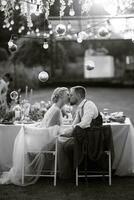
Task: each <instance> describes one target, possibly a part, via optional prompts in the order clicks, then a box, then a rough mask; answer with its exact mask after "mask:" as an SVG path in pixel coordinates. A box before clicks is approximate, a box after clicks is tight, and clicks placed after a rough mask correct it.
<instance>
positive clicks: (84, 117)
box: [73, 99, 98, 128]
mask: <svg viewBox="0 0 134 200" xmlns="http://www.w3.org/2000/svg"><path fill="white" fill-rule="evenodd" d="M97 116H98V109H97V107H96V105H95V104H94V103H93V102H92V101H90V100H86V99H84V100H83V101H82V102H81V103H80V104H79V105H78V107H77V110H76V116H75V119H74V121H73V126H76V125H78V126H80V127H81V128H88V127H90V123H91V121H92V119H95V118H96V117H97Z"/></svg>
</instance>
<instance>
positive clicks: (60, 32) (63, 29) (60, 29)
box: [55, 24, 66, 35]
mask: <svg viewBox="0 0 134 200" xmlns="http://www.w3.org/2000/svg"><path fill="white" fill-rule="evenodd" d="M55 32H56V33H57V34H58V35H64V34H65V33H66V26H65V25H64V24H58V25H57V26H56V28H55Z"/></svg>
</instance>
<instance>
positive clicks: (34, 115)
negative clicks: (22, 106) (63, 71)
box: [29, 101, 51, 121]
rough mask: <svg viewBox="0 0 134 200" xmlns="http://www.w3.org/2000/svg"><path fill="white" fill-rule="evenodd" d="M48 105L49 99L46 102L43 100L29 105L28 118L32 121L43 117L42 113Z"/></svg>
mask: <svg viewBox="0 0 134 200" xmlns="http://www.w3.org/2000/svg"><path fill="white" fill-rule="evenodd" d="M50 107H51V102H50V101H48V102H47V103H46V102H44V101H41V102H36V103H35V104H33V105H31V107H30V111H29V117H30V119H31V120H33V121H40V120H41V119H43V117H44V114H45V113H46V111H47V110H48V109H49V108H50Z"/></svg>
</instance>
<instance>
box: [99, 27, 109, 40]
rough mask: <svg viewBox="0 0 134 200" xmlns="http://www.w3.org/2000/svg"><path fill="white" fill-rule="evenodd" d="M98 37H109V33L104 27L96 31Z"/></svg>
mask: <svg viewBox="0 0 134 200" xmlns="http://www.w3.org/2000/svg"><path fill="white" fill-rule="evenodd" d="M98 36H99V37H103V38H105V37H106V38H108V37H110V31H109V30H108V29H107V28H106V27H100V28H99V30H98Z"/></svg>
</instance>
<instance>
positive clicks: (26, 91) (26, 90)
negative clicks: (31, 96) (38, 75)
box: [25, 85, 28, 99]
mask: <svg viewBox="0 0 134 200" xmlns="http://www.w3.org/2000/svg"><path fill="white" fill-rule="evenodd" d="M27 95H28V86H27V85H26V88H25V99H27Z"/></svg>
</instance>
